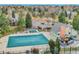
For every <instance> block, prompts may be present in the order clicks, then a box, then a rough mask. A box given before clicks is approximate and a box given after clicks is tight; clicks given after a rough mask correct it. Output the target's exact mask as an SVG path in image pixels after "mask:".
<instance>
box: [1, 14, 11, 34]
mask: <svg viewBox="0 0 79 59" xmlns="http://www.w3.org/2000/svg"><path fill="white" fill-rule="evenodd" d="M0 28H1V29H0V31H1V34H3V35H6V34H8V33H9V31H10V23H9V20H8V19H7V18H6V17H5V15H3V14H2V15H1V16H0Z"/></svg>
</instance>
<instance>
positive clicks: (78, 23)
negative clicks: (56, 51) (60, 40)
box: [72, 13, 79, 30]
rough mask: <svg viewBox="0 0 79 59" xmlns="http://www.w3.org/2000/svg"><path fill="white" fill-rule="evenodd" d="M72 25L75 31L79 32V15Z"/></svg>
mask: <svg viewBox="0 0 79 59" xmlns="http://www.w3.org/2000/svg"><path fill="white" fill-rule="evenodd" d="M72 25H73V28H74V29H75V30H79V13H78V14H77V15H76V16H75V17H74V19H73V22H72Z"/></svg>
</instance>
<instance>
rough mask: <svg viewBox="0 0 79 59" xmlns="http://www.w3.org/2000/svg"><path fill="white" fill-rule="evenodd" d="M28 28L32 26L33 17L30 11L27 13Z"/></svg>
mask: <svg viewBox="0 0 79 59" xmlns="http://www.w3.org/2000/svg"><path fill="white" fill-rule="evenodd" d="M25 22H26V28H31V27H32V19H31V16H30V14H29V13H27V15H26V21H25Z"/></svg>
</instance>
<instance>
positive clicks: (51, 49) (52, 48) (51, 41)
mask: <svg viewBox="0 0 79 59" xmlns="http://www.w3.org/2000/svg"><path fill="white" fill-rule="evenodd" d="M49 46H50V52H51V53H52V54H54V48H55V43H54V41H53V40H50V41H49Z"/></svg>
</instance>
